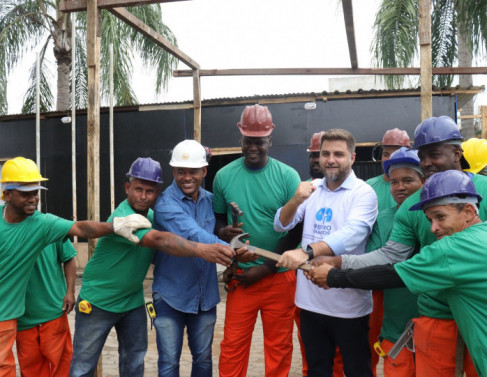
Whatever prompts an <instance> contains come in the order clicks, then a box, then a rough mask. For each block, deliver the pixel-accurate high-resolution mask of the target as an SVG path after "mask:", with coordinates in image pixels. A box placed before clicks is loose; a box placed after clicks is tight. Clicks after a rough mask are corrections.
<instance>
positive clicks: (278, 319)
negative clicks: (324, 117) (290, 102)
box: [213, 105, 300, 377]
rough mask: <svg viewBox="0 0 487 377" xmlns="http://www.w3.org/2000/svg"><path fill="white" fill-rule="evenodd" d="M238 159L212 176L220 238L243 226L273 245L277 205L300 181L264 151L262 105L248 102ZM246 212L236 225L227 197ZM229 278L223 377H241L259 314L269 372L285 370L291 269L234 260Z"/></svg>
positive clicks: (267, 116) (256, 241) (267, 123)
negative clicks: (232, 277) (236, 267)
mask: <svg viewBox="0 0 487 377" xmlns="http://www.w3.org/2000/svg"><path fill="white" fill-rule="evenodd" d="M237 126H238V128H239V130H240V133H241V135H242V138H241V146H242V154H243V157H242V158H239V159H237V160H235V161H233V162H231V163H230V164H228V165H227V166H225V167H223V168H222V169H220V171H218V173H217V174H216V177H215V180H214V182H213V210H214V211H215V215H216V218H217V226H216V230H217V234H218V237H219V238H221V239H223V240H225V241H227V242H228V241H230V240H231V239H232V238H233V237H234V236H236V235H239V234H241V233H242V232H244V231H245V232H248V233H250V235H251V238H250V243H251V244H252V245H255V246H258V247H260V248H263V249H267V250H272V251H276V250H277V247H278V244H279V242H280V240H281V239H282V238H283V237H284V234H282V233H276V232H275V231H274V226H273V221H274V214H275V213H276V211H277V209H278V208H279V207H281V206H283V205H284V204H285V203H286V202H287V201H288V200H289V199H291V198H292V196H293V194H294V192H295V190H296V188H297V187H298V185H299V183H300V178H299V175H298V173H297V172H296V171H295V170H294V169H293V168H291V167H289V166H287V165H285V164H283V163H282V162H279V161H277V160H275V159H273V158H271V157H269V156H268V153H269V149H270V147H271V146H272V139H271V136H270V135H271V133H272V131H273V129H274V127H275V126H274V123H273V122H272V115H271V112H270V111H269V109H268V108H267V107H265V106H260V105H253V106H247V107H246V108H245V109H244V111H243V113H242V116H241V120H240V122H239V123H238V124H237ZM230 202H235V203H237V204H238V205H239V207H240V209H241V210H242V211H243V216H241V220H242V223H243V224H240V227H233V226H232V225H227V224H231V223H232V213H231V210H230V209H229V207H228V205H227V204H228V203H230ZM238 267H239V269H238V270H237V273H236V274H235V275H234V279H233V280H232V281H231V282H230V283H229V287H230V289H232V287H234V288H235V289H234V290H233V291H231V292H229V293H228V295H227V303H226V305H227V306H226V314H225V332H224V337H223V341H222V343H221V353H220V364H219V371H220V376H222V377H223V376H232V377H237V376H239V377H245V376H246V375H247V367H248V360H249V353H250V343H251V340H252V332H253V329H254V324H255V321H256V319H257V314H258V313H259V312H260V315H261V318H262V324H263V329H264V338H265V339H264V356H265V369H266V375H267V376H282V377H285V376H288V374H289V369H290V367H291V358H292V349H293V346H292V333H293V320H294V292H295V289H296V274H295V272H294V271H288V270H286V269H283V268H279V269H276V268H275V263H274V262H272V263H269V262H265V260H264V259H263V258H259V259H258V260H256V261H255V262H250V263H239V265H238Z"/></svg>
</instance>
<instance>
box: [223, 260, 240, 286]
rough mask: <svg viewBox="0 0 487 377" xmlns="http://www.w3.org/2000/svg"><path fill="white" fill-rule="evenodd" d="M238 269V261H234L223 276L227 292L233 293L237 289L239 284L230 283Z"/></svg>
mask: <svg viewBox="0 0 487 377" xmlns="http://www.w3.org/2000/svg"><path fill="white" fill-rule="evenodd" d="M237 268H238V261H236V260H234V261H233V262H232V264H231V265H230V266H229V267H227V269H226V270H225V271H223V274H222V281H223V284H224V288H225V291H227V292H233V291H234V290H235V289H236V288H237V284H231V285H230V282H231V281H232V280H233V276H234V275H235V273H236V272H237Z"/></svg>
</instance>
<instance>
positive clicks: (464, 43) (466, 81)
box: [458, 27, 475, 139]
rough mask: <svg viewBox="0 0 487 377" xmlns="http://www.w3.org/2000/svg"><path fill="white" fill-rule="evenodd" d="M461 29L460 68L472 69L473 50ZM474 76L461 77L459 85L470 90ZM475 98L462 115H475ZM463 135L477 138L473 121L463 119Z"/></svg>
mask: <svg viewBox="0 0 487 377" xmlns="http://www.w3.org/2000/svg"><path fill="white" fill-rule="evenodd" d="M461 29H462V28H461V27H459V28H458V66H459V67H471V66H472V58H473V57H472V50H471V48H470V46H469V44H468V39H467V37H466V35H465V34H463V33H462V31H461ZM472 83H473V80H472V75H459V84H460V87H461V88H468V87H470V86H472ZM473 102H474V100H473V97H472V99H471V100H469V101H468V102H467V103H465V104H464V105H462V112H461V115H474V105H473ZM462 135H463V137H464V138H465V139H469V138H471V137H474V136H475V130H474V121H473V119H462Z"/></svg>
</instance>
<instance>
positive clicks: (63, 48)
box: [54, 12, 72, 111]
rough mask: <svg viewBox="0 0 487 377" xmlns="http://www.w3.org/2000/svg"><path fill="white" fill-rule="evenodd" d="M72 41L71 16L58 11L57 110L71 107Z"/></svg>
mask: <svg viewBox="0 0 487 377" xmlns="http://www.w3.org/2000/svg"><path fill="white" fill-rule="evenodd" d="M71 41H72V39H71V21H70V18H69V16H68V15H66V14H62V13H59V12H58V20H57V24H56V25H55V29H54V57H55V58H56V62H57V102H56V110H57V111H65V110H68V109H69V108H70V80H69V68H70V66H71Z"/></svg>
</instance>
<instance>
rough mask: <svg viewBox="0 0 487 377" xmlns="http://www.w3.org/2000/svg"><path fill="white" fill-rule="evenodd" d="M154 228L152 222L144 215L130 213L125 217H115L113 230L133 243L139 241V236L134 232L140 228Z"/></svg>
mask: <svg viewBox="0 0 487 377" xmlns="http://www.w3.org/2000/svg"><path fill="white" fill-rule="evenodd" d="M144 228H152V224H151V223H150V221H149V220H147V218H146V217H144V216H142V215H137V214H133V215H128V216H125V217H114V218H113V231H114V233H115V234H117V235H119V236H122V237H124V238H126V239H128V240H129V241H132V242H133V243H139V242H140V240H139V237H137V236H136V235H135V234H134V232H135V231H136V230H138V229H144Z"/></svg>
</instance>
